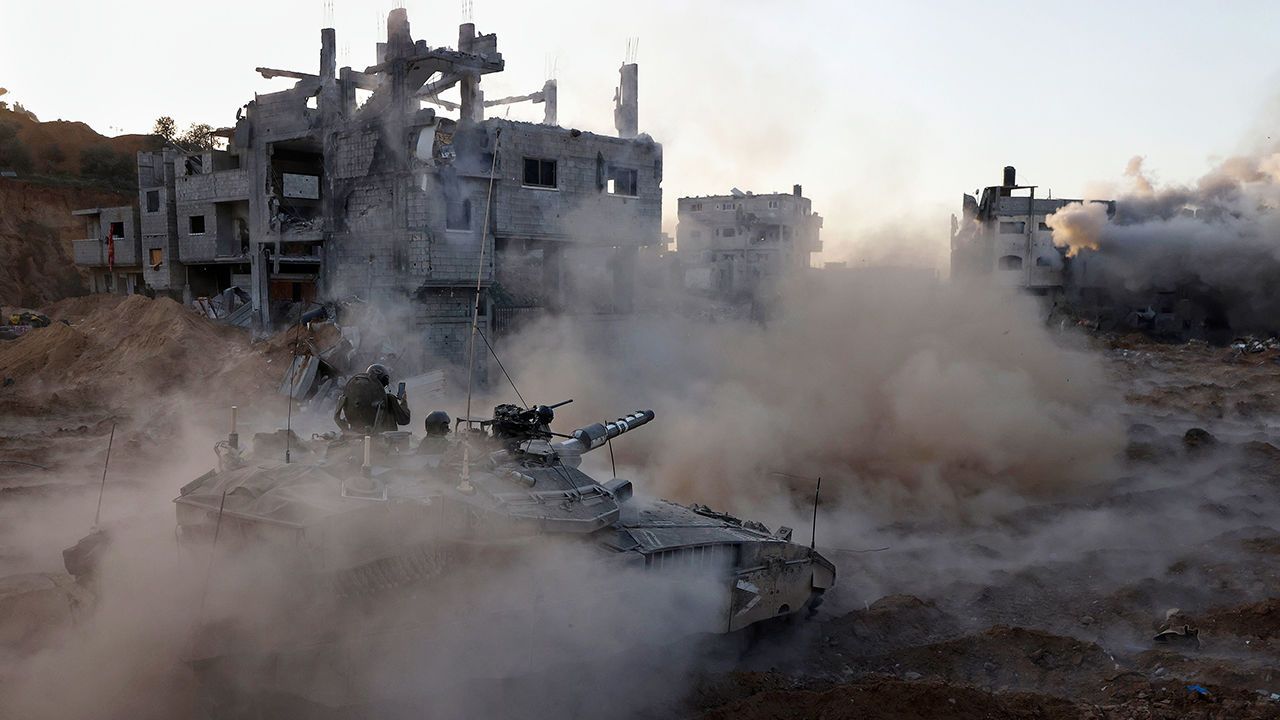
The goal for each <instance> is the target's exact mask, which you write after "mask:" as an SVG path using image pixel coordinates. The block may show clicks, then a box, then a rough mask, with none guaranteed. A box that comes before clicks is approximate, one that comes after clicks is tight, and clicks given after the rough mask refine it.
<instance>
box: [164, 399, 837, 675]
mask: <svg viewBox="0 0 1280 720" xmlns="http://www.w3.org/2000/svg"><path fill="white" fill-rule="evenodd" d="M562 404H563V403H562ZM555 407H557V406H546V405H539V406H535V407H531V408H524V407H521V406H517V405H499V406H498V407H496V408H495V409H494V413H493V417H492V418H489V419H484V420H479V421H470V422H468V421H465V420H459V421H458V422H457V424H456V425H455V431H454V433H453V434H452V437H451V438H450V439H448V440H446V441H442V438H439V437H428V438H425V439H424V440H423V441H421V442H420V441H419V440H418V439H417V438H415V437H414V436H412V435H411V434H410V433H407V432H386V433H381V434H380V435H377V436H352V435H336V434H335V435H333V436H330V437H319V438H314V439H313V440H312V441H310V442H304V441H301V440H299V439H297V438H296V437H295V436H292V435H286V434H285V433H284V432H283V431H281V432H277V433H270V434H259V435H257V436H255V437H254V440H253V444H252V445H253V447H252V448H251V449H250V450H248V451H246V450H244V449H242V448H241V447H240V439H239V436H238V435H237V434H236V432H235V428H234V420H233V428H232V433H231V434H230V435H229V436H228V438H227V439H226V440H224V441H221V442H219V443H217V445H216V447H215V450H216V454H217V457H218V467H217V469H215V470H211V471H210V472H208V473H205V474H204V475H202V476H200V477H198V478H196V479H195V480H194V481H192V482H190V483H188V484H187V485H186V486H184V487H183V488H181V490H180V493H179V496H178V497H177V498H176V499H175V501H174V502H175V504H176V509H177V525H178V527H177V533H178V538H179V541H180V543H181V544H182V545H183V546H184V547H187V548H191V549H197V550H198V549H200V548H207V547H208V546H209V545H210V544H211V543H212V544H214V545H218V547H219V548H220V553H223V554H225V555H226V556H228V560H225V561H224V560H220V562H240V560H239V558H245V557H253V558H261V557H264V556H266V555H270V557H271V558H272V562H273V563H275V565H274V566H273V573H279V574H280V575H281V577H284V578H285V583H284V584H286V585H287V586H288V587H289V588H291V589H293V591H297V596H298V597H299V598H306V599H307V600H306V602H305V603H300V605H301V604H305V605H306V606H307V608H308V609H307V610H305V611H304V610H303V609H301V608H299V610H298V613H297V614H298V615H299V616H301V615H303V614H305V613H306V612H310V611H311V609H312V608H318V607H321V606H322V607H323V608H324V609H323V612H325V613H329V615H327V616H326V617H336V616H341V615H342V613H346V612H349V608H352V607H358V608H361V610H360V611H359V612H361V613H365V614H366V615H367V614H368V613H369V612H370V611H369V610H368V608H369V607H370V605H369V602H370V601H371V600H372V601H379V602H383V601H388V600H387V599H388V598H390V600H389V601H390V602H395V598H397V597H407V596H412V595H413V594H414V593H415V592H417V591H418V590H420V589H422V588H427V587H434V586H438V585H440V583H441V582H442V580H444V579H445V578H448V577H449V576H450V575H452V574H455V573H463V574H465V573H466V572H467V571H468V570H469V569H474V568H477V567H503V563H507V562H510V557H511V556H512V554H513V552H515V551H516V550H517V549H520V548H528V547H530V546H537V545H539V544H546V543H553V542H565V543H570V544H571V545H572V546H574V547H577V548H580V549H581V550H583V551H585V552H587V553H588V555H589V556H590V557H593V558H594V557H599V558H602V560H603V564H602V567H604V568H606V571H605V572H604V573H603V578H599V581H598V586H599V590H598V591H596V590H593V591H592V594H601V595H607V594H608V592H609V587H608V586H609V585H610V582H609V571H608V570H607V568H609V567H613V568H616V569H617V571H618V572H622V571H623V570H624V569H625V570H626V571H628V572H631V571H637V570H638V571H639V573H640V577H644V578H651V579H652V586H653V587H655V588H668V587H669V588H671V589H672V590H673V591H678V590H679V587H680V583H682V582H684V581H685V580H684V579H685V578H697V581H698V582H701V583H706V584H707V585H708V586H709V587H711V588H712V592H713V593H714V605H715V607H716V610H715V612H713V613H709V614H708V616H707V621H706V622H704V623H702V626H700V627H698V628H696V629H697V630H698V631H702V632H709V633H733V632H735V631H739V630H742V629H744V628H747V627H750V626H753V625H755V624H757V623H761V622H763V621H767V620H775V619H785V618H790V617H793V616H796V615H800V614H808V613H811V612H812V611H813V610H814V609H815V608H816V607H817V606H818V604H819V603H820V602H821V600H822V595H823V593H824V592H825V591H826V590H828V589H829V588H831V587H832V586H833V585H834V583H835V566H834V565H833V564H832V563H831V562H830V561H828V560H827V559H826V558H824V557H823V556H822V555H821V554H820V553H818V552H817V551H816V550H815V549H814V548H813V547H808V546H805V545H801V544H798V543H795V542H792V538H791V536H792V531H791V530H790V529H789V528H785V527H782V528H779V529H777V530H776V531H771V530H770V529H769V528H767V527H766V526H764V525H763V524H761V523H759V522H755V521H751V520H742V519H739V518H736V517H733V516H731V515H729V514H727V513H723V512H716V511H714V510H712V509H710V508H708V507H706V506H703V505H696V504H695V505H689V506H685V505H680V504H678V503H674V502H670V501H666V500H660V499H650V498H645V497H642V496H641V495H640V494H637V493H636V492H635V488H634V486H633V484H632V482H631V481H629V480H626V479H622V478H617V477H612V478H609V479H607V480H605V481H603V482H601V481H598V480H597V479H595V478H593V477H591V476H590V475H588V474H587V473H585V472H584V471H583V470H582V469H581V468H582V461H583V457H584V456H585V455H586V454H588V453H591V452H595V451H598V450H600V449H602V448H606V447H607V446H608V444H609V443H610V442H611V441H612V440H614V439H615V438H618V437H620V436H622V435H623V434H625V433H628V432H632V431H635V430H637V429H639V428H641V427H643V426H645V425H647V424H649V423H651V422H654V413H653V411H652V410H636V411H634V412H631V413H628V414H626V415H623V416H622V417H619V418H617V419H615V420H612V421H608V422H600V423H595V424H592V425H588V426H586V427H581V428H577V429H575V430H573V431H572V432H570V433H568V434H560V433H556V432H553V431H552V430H551V424H552V422H553V420H554V414H555V413H554V408H555ZM286 445H287V446H288V449H287V452H286ZM286 455H287V456H288V457H289V460H288V461H286ZM268 550H269V552H268ZM219 557H223V555H222V554H220V555H219ZM584 573H585V570H584ZM630 577H635V575H631V576H630ZM645 582H646V583H648V582H649V581H645ZM664 583H666V584H665V585H664ZM513 591H515V590H513ZM626 592H631V593H634V588H631V589H629V590H627V591H626ZM317 612H319V611H317ZM324 622H325V623H331V622H334V621H332V620H328V619H326V620H325V621H324ZM337 622H342V623H347V622H349V621H348V620H341V621H337ZM285 624H288V623H285ZM280 625H281V624H280V623H278V622H275V621H273V622H272V623H271V626H272V631H273V632H275V633H278V634H279V637H278V638H274V639H273V640H272V641H271V642H270V643H268V644H273V645H275V646H276V647H275V648H273V649H272V650H271V651H270V653H269V654H270V656H271V657H272V658H273V659H272V661H271V662H272V664H271V667H272V668H277V667H278V666H279V665H280V664H281V659H280V658H281V657H282V654H281V652H280V651H279V649H278V648H279V647H283V646H295V647H297V646H299V645H298V642H299V639H300V638H299V637H290V631H289V630H287V629H282V628H281V627H279V626H280ZM309 627H315V626H314V625H311V626H309ZM297 633H298V634H299V635H308V637H310V636H311V635H314V630H307V631H303V630H298V631H297ZM200 636H201V638H200V640H198V641H197V642H195V643H193V650H192V653H191V658H190V659H191V662H192V663H193V664H194V666H195V667H196V668H197V669H198V670H201V671H204V672H202V676H205V677H206V678H207V677H209V676H216V677H221V678H222V680H221V681H220V682H221V685H220V687H223V688H224V689H225V687H226V685H227V682H226V673H227V672H231V671H233V668H234V665H235V664H234V663H229V662H228V658H233V657H235V656H237V655H238V654H241V651H242V650H243V647H244V646H243V643H241V642H240V641H239V640H238V639H237V638H236V637H233V634H230V633H227V632H224V631H221V630H218V629H217V628H213V627H206V628H204V631H203V632H202V633H200ZM254 640H255V642H254V646H255V648H256V649H255V653H256V654H257V655H258V656H259V657H261V656H262V642H261V638H260V637H258V638H255V639H254ZM308 642H310V641H308ZM303 645H305V646H307V647H310V645H309V644H307V643H303ZM308 652H310V651H308ZM316 662H317V661H315V660H314V657H313V655H307V657H306V659H305V663H311V664H315V663H316ZM314 674H315V668H314V667H312V668H309V669H308V670H307V671H306V672H304V673H302V675H305V676H306V677H308V678H310V679H309V680H308V683H309V684H308V687H314V686H315V684H316V683H315V680H314V677H313V676H314ZM260 675H261V673H260V671H255V677H260ZM270 682H272V683H275V684H277V685H287V684H288V680H287V679H285V678H283V677H282V676H281V677H276V678H275V679H273V680H271V681H270ZM322 684H323V683H322ZM308 692H310V691H309V690H306V689H303V690H298V691H296V692H291V693H289V694H291V695H294V696H305V695H307V694H308ZM219 697H222V695H219Z"/></svg>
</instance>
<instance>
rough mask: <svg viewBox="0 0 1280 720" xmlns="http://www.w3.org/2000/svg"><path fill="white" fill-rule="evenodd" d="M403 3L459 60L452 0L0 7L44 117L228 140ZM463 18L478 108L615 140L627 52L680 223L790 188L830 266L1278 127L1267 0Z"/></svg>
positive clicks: (612, 8) (1172, 176) (349, 61)
mask: <svg viewBox="0 0 1280 720" xmlns="http://www.w3.org/2000/svg"><path fill="white" fill-rule="evenodd" d="M397 5H403V6H404V7H406V8H407V9H408V11H409V20H410V22H411V23H412V28H413V34H414V37H415V38H416V39H425V40H426V41H427V42H428V44H430V45H432V46H438V45H448V46H455V45H456V42H457V25H458V23H459V22H461V21H462V18H463V5H464V3H463V2H459V1H458V0H450V1H448V2H440V1H430V0H406V1H405V2H403V3H395V2H382V1H380V0H379V1H375V2H357V1H356V0H329V2H327V3H326V1H325V0H253V1H249V0H223V1H222V2H218V3H182V2H171V1H170V2H159V1H155V0H133V1H131V2H130V1H124V2H102V1H101V0H58V1H57V2H36V1H32V0H0V86H2V87H7V88H8V89H9V91H10V95H9V96H8V97H6V98H5V99H6V100H10V101H14V100H16V101H18V102H21V103H23V104H24V105H25V106H27V107H28V108H30V109H31V110H33V111H34V112H35V113H37V114H38V115H39V116H40V118H41V119H42V120H53V119H59V118H61V119H70V120H83V121H85V122H87V123H89V124H90V125H92V126H93V127H94V128H95V129H97V130H98V131H99V132H103V133H104V134H111V135H115V134H119V133H122V132H136V133H142V132H148V131H149V130H150V128H151V125H152V123H153V121H154V120H155V118H156V117H157V116H159V115H172V116H173V117H175V118H176V119H177V120H178V122H179V123H180V125H185V124H187V123H191V122H207V123H209V124H212V125H215V126H220V125H229V124H231V123H232V122H233V121H234V118H235V113H236V109H237V107H239V106H241V105H243V104H244V103H246V102H248V101H249V100H251V99H252V98H253V93H254V92H271V91H273V90H277V89H281V88H283V87H287V86H288V83H289V82H290V81H285V80H274V81H267V80H264V79H262V78H261V77H259V76H258V75H257V74H255V73H254V71H253V68H254V67H255V66H259V65H262V66H269V67H277V68H286V69H293V70H301V71H306V72H316V68H317V65H318V62H319V47H320V46H319V30H320V28H321V27H322V25H325V24H332V25H333V26H334V27H336V28H337V36H338V47H339V66H342V65H351V66H352V67H355V68H357V69H363V68H364V67H365V66H367V65H370V64H372V63H373V62H374V43H375V42H376V41H377V40H378V39H381V38H382V37H383V35H384V33H385V19H386V14H387V11H388V10H390V9H391V8H392V7H396V6H397ZM471 5H472V11H471V17H472V18H473V19H474V21H475V22H476V23H477V26H478V29H479V30H480V31H481V32H485V33H489V32H496V33H498V47H499V50H500V51H501V52H502V53H503V56H504V58H505V59H506V63H507V70H506V71H504V72H503V73H500V74H498V75H490V76H487V77H486V79H485V80H484V88H485V93H486V95H487V96H488V97H489V98H496V97H502V96H505V95H512V94H523V93H526V92H532V91H533V90H536V89H538V88H540V87H541V85H542V82H543V80H544V79H545V78H546V77H547V76H548V70H549V68H550V67H552V66H553V65H554V68H555V75H556V77H557V78H558V79H559V82H560V122H561V124H562V125H567V126H573V127H579V128H581V129H583V130H590V131H595V132H602V133H612V132H613V118H612V97H613V88H614V86H615V85H616V83H617V68H618V65H619V64H620V63H621V62H622V60H623V56H624V53H625V51H626V45H627V40H628V38H633V37H634V38H639V52H638V60H639V63H640V129H641V131H642V132H648V133H649V134H651V135H653V137H654V138H655V139H657V140H658V141H659V142H661V143H663V145H664V149H665V177H664V182H663V188H664V205H663V207H664V214H665V216H666V219H665V223H664V225H665V227H666V229H667V230H668V231H674V225H675V218H674V212H675V205H676V203H675V200H676V198H678V197H681V196H684V195H707V194H719V193H725V192H727V191H728V190H729V188H730V187H734V186H736V187H739V188H742V189H743V190H753V191H756V192H771V191H790V188H791V186H792V184H793V183H801V184H802V185H804V189H805V194H806V195H808V196H809V197H811V198H813V201H814V208H815V210H817V211H818V212H819V213H821V214H822V215H823V216H825V218H826V227H825V229H824V233H823V237H824V240H825V242H826V252H825V253H824V255H823V256H822V258H821V259H823V260H842V259H846V258H848V259H851V260H853V261H855V262H857V261H860V260H861V261H865V260H867V259H868V258H877V259H880V258H883V257H886V256H888V257H893V253H894V252H895V251H897V250H898V249H900V248H903V247H908V248H913V249H915V251H914V253H913V256H914V257H918V258H922V259H924V260H926V261H929V262H934V261H936V262H939V263H944V258H945V249H946V246H947V233H948V216H949V215H950V213H952V212H958V209H959V206H960V195H961V193H963V192H972V191H973V190H974V189H975V188H977V187H979V186H981V185H988V184H995V183H997V182H999V178H1000V169H1001V167H1002V166H1004V165H1006V164H1012V165H1016V166H1017V167H1018V173H1019V174H1018V179H1019V181H1021V182H1024V183H1035V184H1038V185H1039V186H1040V187H1041V188H1042V192H1044V191H1045V190H1052V192H1053V194H1054V196H1056V197H1068V196H1071V197H1079V196H1081V195H1085V194H1098V193H1099V192H1101V191H1104V190H1100V189H1105V183H1108V182H1111V183H1114V182H1118V181H1119V180H1120V179H1121V173H1122V171H1123V169H1124V167H1125V164H1126V162H1127V161H1128V159H1129V158H1130V157H1132V156H1134V155H1143V156H1145V157H1146V158H1147V167H1148V168H1149V169H1150V170H1151V171H1153V173H1154V174H1155V176H1156V177H1157V178H1158V179H1159V180H1161V181H1166V182H1180V181H1190V180H1193V179H1194V178H1196V177H1198V176H1199V175H1200V174H1201V173H1202V172H1204V171H1205V170H1206V169H1208V168H1209V166H1210V164H1211V163H1212V162H1213V161H1214V159H1215V158H1220V157H1223V156H1225V155H1229V154H1232V153H1235V152H1240V151H1243V150H1247V149H1249V148H1250V147H1253V146H1255V145H1257V144H1258V143H1260V142H1262V141H1264V140H1265V138H1266V137H1267V136H1268V135H1269V134H1270V133H1271V128H1272V126H1273V125H1274V124H1275V120H1276V119H1277V118H1278V117H1280V114H1277V113H1276V112H1275V109H1276V107H1277V105H1276V103H1275V101H1276V98H1277V96H1278V94H1277V92H1276V91H1277V90H1280V72H1278V71H1280V53H1276V52H1275V51H1274V47H1275V38H1276V37H1277V36H1278V35H1280V3H1277V2H1242V1H1236V2H1231V3H1219V2H1170V1H1168V0H1166V1H1164V2H1071V3H1039V2H1031V1H1029V0H1020V1H1017V2H1004V1H1002V0H988V1H986V2H969V3H952V2H947V3H944V2H876V3H870V2H813V1H804V0H801V1H793V2H759V1H758V0H736V1H735V2H719V1H717V2H675V1H672V0H649V1H647V2H629V3H618V2H606V1H603V0H598V1H596V2H592V1H590V0H571V1H569V2H545V1H544V2H529V1H528V0H522V1H519V2H514V1H507V0H473V1H472V2H471ZM326 6H329V7H332V11H331V12H330V11H327V10H326ZM328 18H331V21H328V20H327V19H328ZM504 112H505V110H503V109H498V111H497V114H502V113H504ZM541 114H542V109H541V106H540V105H528V104H526V105H520V106H514V107H513V108H512V109H511V110H510V115H509V116H510V117H511V118H512V119H526V120H538V119H540V118H541ZM920 248H923V250H922V251H921V250H919V249H920Z"/></svg>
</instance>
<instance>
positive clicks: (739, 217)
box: [676, 185, 822, 299]
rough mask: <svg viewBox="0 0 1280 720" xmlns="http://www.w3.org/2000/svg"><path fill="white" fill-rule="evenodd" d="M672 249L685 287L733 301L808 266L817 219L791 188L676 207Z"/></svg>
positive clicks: (818, 246) (817, 243) (815, 248)
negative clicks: (674, 247) (674, 246)
mask: <svg viewBox="0 0 1280 720" xmlns="http://www.w3.org/2000/svg"><path fill="white" fill-rule="evenodd" d="M678 212H679V222H680V224H679V226H678V227H677V229H676V244H677V247H678V248H679V252H680V256H681V258H682V261H683V265H684V276H685V286H686V287H687V288H689V289H691V290H698V291H702V292H707V293H710V294H712V295H714V296H717V297H720V298H724V299H732V298H739V297H748V296H752V295H755V294H757V293H758V292H760V291H766V290H768V289H769V288H770V287H771V286H772V285H773V283H776V282H777V281H778V280H780V279H781V278H783V277H784V276H787V275H789V274H793V273H795V272H802V271H804V270H806V269H808V268H809V267H810V266H811V256H812V255H813V253H816V252H821V251H822V241H821V240H820V239H819V237H818V234H819V232H820V231H821V229H822V216H821V215H819V214H817V213H815V212H813V202H812V201H811V200H809V198H806V197H804V195H803V194H802V193H801V187H800V186H799V185H796V186H794V187H793V188H792V191H791V193H789V194H788V193H767V194H761V195H756V194H754V193H751V192H743V191H741V190H738V189H737V188H734V189H733V190H732V191H731V192H730V194H728V195H709V196H705V197H683V198H680V200H679V201H678Z"/></svg>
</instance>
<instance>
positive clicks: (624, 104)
mask: <svg viewBox="0 0 1280 720" xmlns="http://www.w3.org/2000/svg"><path fill="white" fill-rule="evenodd" d="M618 76H619V78H618V89H617V92H616V93H615V94H614V96H613V124H614V127H616V128H617V129H618V137H624V138H633V137H635V136H636V135H639V134H640V98H639V90H640V66H639V65H637V64H635V63H624V64H623V66H622V67H620V68H618Z"/></svg>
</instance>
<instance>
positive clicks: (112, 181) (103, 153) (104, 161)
mask: <svg viewBox="0 0 1280 720" xmlns="http://www.w3.org/2000/svg"><path fill="white" fill-rule="evenodd" d="M134 162H135V161H134V159H133V158H132V157H130V156H129V155H126V154H124V153H120V152H116V151H114V150H112V149H111V148H109V147H106V146H102V145H99V146H96V147H90V148H86V149H84V150H82V151H81V152H80V175H81V176H83V177H85V178H89V179H92V180H97V181H100V182H102V183H103V184H105V185H109V186H111V187H112V188H116V189H119V190H136V189H137V186H138V174H137V167H136V165H135V164H134Z"/></svg>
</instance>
